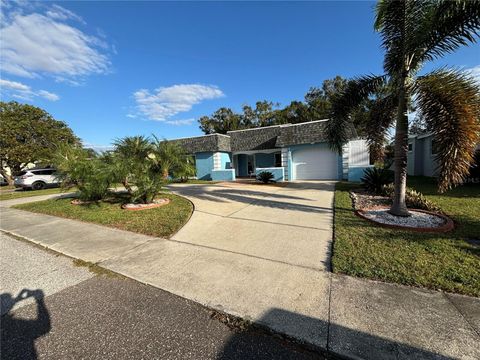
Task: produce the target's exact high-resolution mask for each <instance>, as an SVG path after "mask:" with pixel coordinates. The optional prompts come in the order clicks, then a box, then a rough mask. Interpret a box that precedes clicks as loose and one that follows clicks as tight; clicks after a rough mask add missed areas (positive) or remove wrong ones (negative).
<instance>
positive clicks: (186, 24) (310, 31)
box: [0, 1, 480, 148]
mask: <svg viewBox="0 0 480 360" xmlns="http://www.w3.org/2000/svg"><path fill="white" fill-rule="evenodd" d="M373 8H374V3H373V2H366V1H355V2H348V1H339V2H327V1H324V2H322V1H319V2H276V3H274V2H195V3H194V2H120V1H118V2H114V1H111V2H107V1H105V2H93V1H85V2H80V1H78V2H57V3H56V2H48V3H33V2H26V1H20V2H12V1H8V2H4V1H2V28H1V30H0V31H1V46H2V49H1V50H2V52H1V58H0V60H1V74H0V77H1V84H0V85H1V98H2V100H3V101H9V100H16V101H19V102H25V103H30V104H34V105H36V106H39V107H42V108H44V109H46V110H47V111H48V112H50V113H51V114H52V115H53V116H54V117H55V118H57V119H60V120H64V121H66V122H67V123H68V124H69V125H70V127H71V128H72V129H73V130H74V131H75V133H76V134H77V135H78V136H80V137H81V138H82V139H83V141H84V142H85V143H87V144H93V145H96V146H98V147H99V148H100V147H101V146H105V145H108V144H110V143H111V141H112V140H113V139H114V138H117V137H122V136H126V135H136V134H144V135H150V134H152V133H154V134H156V135H157V136H163V137H166V138H175V137H185V136H192V135H199V134H201V132H200V130H199V129H198V124H197V119H198V118H199V117H200V116H202V115H209V114H211V113H212V112H213V111H215V110H216V109H218V108H219V107H222V106H226V107H231V108H233V109H235V110H240V108H241V106H242V105H243V104H245V103H248V104H254V103H255V101H257V100H264V99H265V100H270V101H274V102H279V103H281V104H282V105H286V104H288V103H289V102H290V101H292V100H302V99H303V96H304V94H305V93H306V92H307V90H308V89H309V87H311V86H319V85H321V83H322V81H323V80H324V79H327V78H332V77H334V76H335V75H341V76H344V77H352V76H355V75H360V74H366V73H381V71H382V50H381V48H380V38H379V36H378V34H376V33H375V32H374V31H373V26H372V24H373V16H374V13H373ZM479 50H480V48H479V45H472V46H470V47H468V48H462V49H460V50H459V51H457V52H456V53H455V54H452V55H449V56H447V57H445V58H443V59H441V60H440V61H437V62H435V63H434V64H429V65H428V66H427V67H426V68H425V70H428V69H431V68H432V67H437V66H442V65H446V64H449V65H453V66H457V67H461V68H465V69H475V71H476V74H477V76H478V74H479V73H480V66H479V65H480V51H479Z"/></svg>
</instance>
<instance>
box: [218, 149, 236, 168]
mask: <svg viewBox="0 0 480 360" xmlns="http://www.w3.org/2000/svg"><path fill="white" fill-rule="evenodd" d="M232 164H233V162H232V155H231V154H230V153H227V152H221V153H220V169H231V168H232Z"/></svg>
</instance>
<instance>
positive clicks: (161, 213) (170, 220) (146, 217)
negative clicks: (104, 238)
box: [14, 193, 193, 237]
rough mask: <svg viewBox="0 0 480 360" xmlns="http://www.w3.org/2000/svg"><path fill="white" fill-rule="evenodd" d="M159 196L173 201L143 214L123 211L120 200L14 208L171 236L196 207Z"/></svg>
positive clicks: (67, 201) (56, 201)
mask: <svg viewBox="0 0 480 360" xmlns="http://www.w3.org/2000/svg"><path fill="white" fill-rule="evenodd" d="M159 197H162V198H168V199H170V203H169V204H168V205H165V206H162V207H158V208H153V209H148V210H141V211H128V210H123V209H121V208H120V206H121V199H118V198H116V199H112V200H111V201H108V202H103V201H102V202H98V203H95V204H90V205H72V204H70V201H71V199H51V200H46V201H38V202H33V203H28V204H21V205H16V206H14V208H16V209H21V210H28V211H32V212H37V213H42V214H48V215H54V216H60V217H65V218H69V219H75V220H81V221H86V222H92V223H95V224H100V225H105V226H110V227H114V228H117V229H122V230H127V231H133V232H137V233H141V234H145V235H152V236H160V237H169V236H171V235H173V234H174V233H176V232H177V231H178V230H179V229H180V228H181V227H182V226H183V225H184V224H185V223H186V222H187V221H188V219H189V218H190V215H191V214H192V211H193V205H192V203H191V202H190V201H188V200H187V199H185V198H183V197H181V196H177V195H173V194H167V193H162V194H159Z"/></svg>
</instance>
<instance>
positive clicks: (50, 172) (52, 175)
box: [14, 168, 60, 190]
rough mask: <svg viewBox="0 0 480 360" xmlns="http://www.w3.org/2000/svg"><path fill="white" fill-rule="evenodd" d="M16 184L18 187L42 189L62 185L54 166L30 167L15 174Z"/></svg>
mask: <svg viewBox="0 0 480 360" xmlns="http://www.w3.org/2000/svg"><path fill="white" fill-rule="evenodd" d="M14 185H15V187H17V188H23V189H32V190H41V189H45V188H47V187H56V186H59V185H60V180H59V179H58V178H57V175H56V170H55V169H52V168H45V169H28V170H24V171H22V172H20V173H19V174H17V176H15V179H14Z"/></svg>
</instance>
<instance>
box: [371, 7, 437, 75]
mask: <svg viewBox="0 0 480 360" xmlns="http://www.w3.org/2000/svg"><path fill="white" fill-rule="evenodd" d="M429 3H430V1H428V0H424V1H420V0H402V1H399V0H380V1H379V2H378V3H377V6H376V17H375V25H374V28H375V30H376V31H379V32H380V35H381V37H382V47H383V48H384V49H385V52H386V53H385V59H384V69H385V72H386V73H388V74H390V75H391V76H395V75H396V74H399V73H401V72H402V71H403V69H404V68H405V67H409V68H410V67H411V66H412V63H413V60H414V59H413V56H412V54H414V51H413V50H414V49H415V46H416V42H417V37H418V33H419V31H418V28H419V26H420V24H421V22H420V21H419V20H421V19H423V18H424V17H425V13H427V12H428V11H429V7H428V5H429Z"/></svg>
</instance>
